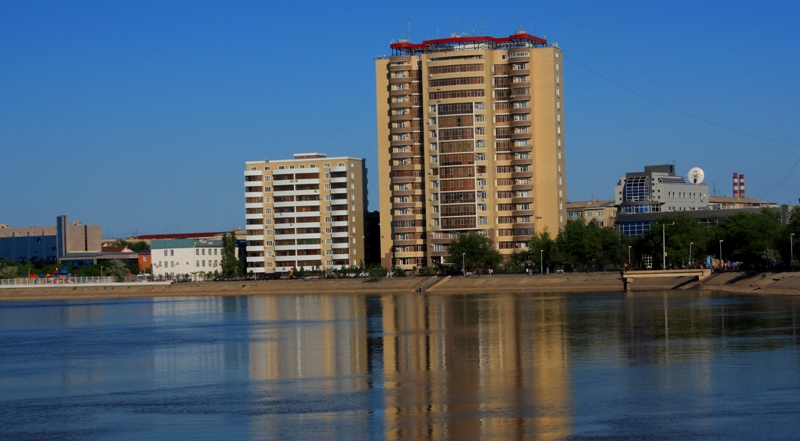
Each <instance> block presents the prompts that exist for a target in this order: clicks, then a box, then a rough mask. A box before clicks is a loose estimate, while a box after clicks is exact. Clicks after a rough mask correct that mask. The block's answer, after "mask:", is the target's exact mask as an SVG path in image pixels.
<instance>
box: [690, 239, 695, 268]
mask: <svg viewBox="0 0 800 441" xmlns="http://www.w3.org/2000/svg"><path fill="white" fill-rule="evenodd" d="M692 245H694V242H689V268H691V267H692Z"/></svg>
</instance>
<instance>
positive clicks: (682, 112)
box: [564, 56, 800, 147]
mask: <svg viewBox="0 0 800 441" xmlns="http://www.w3.org/2000/svg"><path fill="white" fill-rule="evenodd" d="M564 58H567V59H569V60H570V61H572V62H573V63H575V64H577V65H578V66H580V67H582V68H584V69H586V70H588V71H589V72H591V73H593V74H595V75H597V76H598V77H600V78H602V79H604V80H606V81H608V82H609V83H611V84H614V85H616V86H618V87H621V88H623V89H625V90H627V91H628V92H630V93H632V94H634V95H636V96H638V97H641V98H644V99H646V100H648V101H650V102H652V103H655V104H658V105H659V106H661V107H664V108H666V109H669V110H672V111H673V112H676V113H680V114H681V115H683V116H686V117H689V118H692V119H695V120H697V121H700V122H703V123H706V124H709V125H712V126H714V127H719V128H721V129H725V130H729V131H731V132H734V133H739V134H740V135H746V136H750V137H753V138H757V139H763V140H765V141H772V142H776V143H778V144H785V145H791V146H795V147H800V144H798V143H795V142H788V141H781V140H780V139H774V138H768V137H766V136H761V135H756V134H754V133H749V132H744V131H742V130H738V129H734V128H733V127H728V126H725V125H722V124H718V123H715V122H713V121H709V120H707V119H704V118H700V117H699V116H695V115H692V114H690V113H687V112H684V111H683V110H680V109H677V108H675V107H672V106H670V105H668V104H664V103H662V102H660V101H657V100H655V99H653V98H650V97H648V96H646V95H643V94H641V93H639V92H637V91H635V90H633V89H631V88H629V87H626V86H623V85H622V84H620V83H618V82H616V81H614V80H612V79H611V78H608V77H606V76H604V75H602V74H600V73H598V72H596V71H594V70H592V69H590V68H588V67H586V66H584V65H583V64H581V63H579V62H577V61H575V60H574V59H572V58H570V57H567V56H564Z"/></svg>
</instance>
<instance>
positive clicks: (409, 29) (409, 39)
mask: <svg viewBox="0 0 800 441" xmlns="http://www.w3.org/2000/svg"><path fill="white" fill-rule="evenodd" d="M408 41H409V42H410V41H411V20H409V21H408Z"/></svg>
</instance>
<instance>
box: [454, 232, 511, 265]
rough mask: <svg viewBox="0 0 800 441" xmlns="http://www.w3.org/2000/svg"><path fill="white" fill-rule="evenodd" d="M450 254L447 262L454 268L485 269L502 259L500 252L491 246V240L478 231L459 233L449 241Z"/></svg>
mask: <svg viewBox="0 0 800 441" xmlns="http://www.w3.org/2000/svg"><path fill="white" fill-rule="evenodd" d="M449 251H450V255H449V256H447V262H449V263H450V264H451V265H453V267H454V268H461V264H462V261H463V262H464V267H465V268H466V269H471V270H473V271H474V270H476V269H486V268H493V267H495V266H497V265H498V264H499V263H500V261H501V260H502V256H501V255H500V253H499V252H498V251H497V250H495V249H494V247H493V246H492V240H491V239H489V238H488V237H486V236H483V235H481V234H478V233H474V232H470V233H468V234H461V235H459V236H458V238H456V239H453V240H452V241H450V247H449Z"/></svg>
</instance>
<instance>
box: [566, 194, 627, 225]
mask: <svg viewBox="0 0 800 441" xmlns="http://www.w3.org/2000/svg"><path fill="white" fill-rule="evenodd" d="M616 218H617V207H616V206H615V205H614V201H613V200H611V199H607V200H597V199H594V200H591V201H573V202H567V219H568V220H575V219H583V220H584V221H586V222H587V223H588V222H592V221H595V222H597V223H598V225H600V226H601V227H613V226H614V221H615V220H616Z"/></svg>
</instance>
